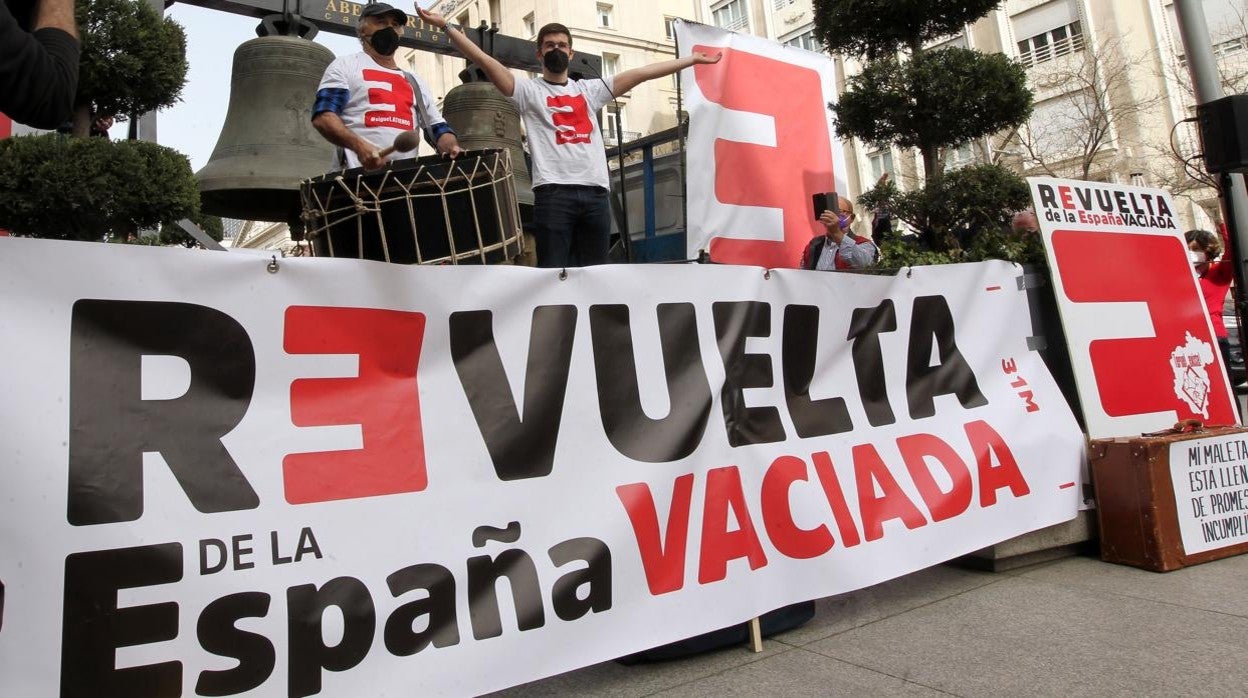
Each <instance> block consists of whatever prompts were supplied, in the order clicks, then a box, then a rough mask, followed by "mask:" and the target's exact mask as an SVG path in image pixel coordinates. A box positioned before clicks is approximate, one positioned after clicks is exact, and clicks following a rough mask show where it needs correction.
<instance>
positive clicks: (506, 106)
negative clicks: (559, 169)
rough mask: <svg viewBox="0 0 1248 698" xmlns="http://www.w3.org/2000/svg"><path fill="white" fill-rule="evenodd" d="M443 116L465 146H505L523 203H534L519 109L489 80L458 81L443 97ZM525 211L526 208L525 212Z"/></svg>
mask: <svg viewBox="0 0 1248 698" xmlns="http://www.w3.org/2000/svg"><path fill="white" fill-rule="evenodd" d="M442 116H443V118H445V119H446V123H448V124H450V126H451V128H453V129H455V134H456V135H457V136H458V137H459V145H460V146H461V147H463V148H464V149H466V150H484V149H487V148H506V149H507V150H508V151H510V152H511V172H512V174H511V177H512V181H513V182H514V183H515V186H516V200H517V201H519V203H520V206H521V207H522V208H523V207H529V208H531V207H532V206H533V179H532V177H530V176H529V168H528V166H527V165H526V164H525V159H524V148H523V146H522V145H521V143H520V110H519V109H517V108H516V105H515V103H513V102H512V101H511V100H510V99H507V98H506V97H504V96H503V95H502V93H501V92H499V91H498V90H497V89H496V88H495V87H494V86H493V85H491V84H490V83H488V82H475V81H474V82H467V83H464V84H462V85H456V86H455V87H453V88H451V90H450V92H447V93H446V99H444V100H443V101H442ZM521 215H523V212H522V214H521Z"/></svg>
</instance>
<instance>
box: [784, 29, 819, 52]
mask: <svg viewBox="0 0 1248 698" xmlns="http://www.w3.org/2000/svg"><path fill="white" fill-rule="evenodd" d="M784 45H785V46H796V47H798V48H804V49H806V50H807V51H818V50H819V42H818V41H815V30H814V29H807V30H806V31H804V32H802V33H801V34H798V35H796V36H793V37H791V38H788V39H785V40H784Z"/></svg>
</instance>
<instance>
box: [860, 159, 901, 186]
mask: <svg viewBox="0 0 1248 698" xmlns="http://www.w3.org/2000/svg"><path fill="white" fill-rule="evenodd" d="M867 162H869V163H870V164H871V182H872V185H871V186H875V184H874V183H875V182H878V181H880V177H883V176H884V173H885V172H887V173H888V178H889V179H891V180H893V181H896V180H897V177H895V176H894V170H893V151H892V150H874V151H872V152H870V153H867Z"/></svg>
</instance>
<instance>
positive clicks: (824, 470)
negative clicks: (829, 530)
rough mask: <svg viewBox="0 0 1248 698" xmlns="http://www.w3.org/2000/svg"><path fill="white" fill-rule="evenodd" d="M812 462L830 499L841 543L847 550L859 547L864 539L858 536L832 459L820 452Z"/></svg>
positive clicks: (814, 456)
mask: <svg viewBox="0 0 1248 698" xmlns="http://www.w3.org/2000/svg"><path fill="white" fill-rule="evenodd" d="M810 460H811V462H812V463H813V464H814V466H815V474H816V475H818V476H819V484H820V485H821V486H822V487H823V494H824V496H825V497H827V499H828V505H829V506H831V507H832V518H834V519H836V528H837V530H838V531H839V532H840V534H841V543H842V544H843V545H844V546H845V547H846V548H852V547H854V546H855V545H858V544H859V543H861V542H862V538H860V537H859V535H858V527H857V526H856V525H854V515H853V514H851V513H850V511H849V504H847V503H846V502H845V491H844V490H843V489H842V488H841V481H840V480H839V479H837V477H836V470H834V469H833V468H832V457H831V456H829V455H828V454H827V453H826V452H824V451H820V452H818V453H816V454H814V455H812V456H811V457H810Z"/></svg>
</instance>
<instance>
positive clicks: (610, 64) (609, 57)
mask: <svg viewBox="0 0 1248 698" xmlns="http://www.w3.org/2000/svg"><path fill="white" fill-rule="evenodd" d="M618 72H620V57H619V56H617V55H615V54H614V53H604V54H602V77H604V78H607V77H611V76H612V75H615V74H616V73H618Z"/></svg>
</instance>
